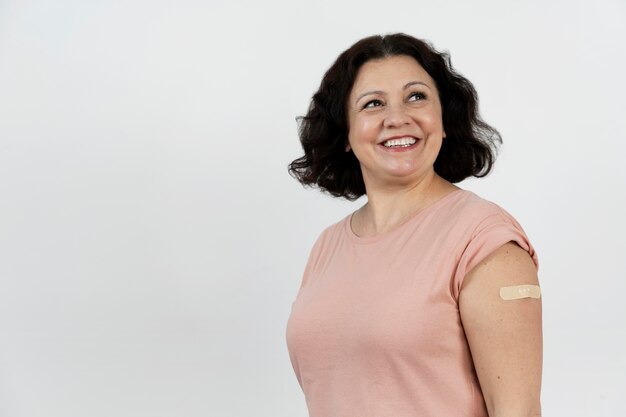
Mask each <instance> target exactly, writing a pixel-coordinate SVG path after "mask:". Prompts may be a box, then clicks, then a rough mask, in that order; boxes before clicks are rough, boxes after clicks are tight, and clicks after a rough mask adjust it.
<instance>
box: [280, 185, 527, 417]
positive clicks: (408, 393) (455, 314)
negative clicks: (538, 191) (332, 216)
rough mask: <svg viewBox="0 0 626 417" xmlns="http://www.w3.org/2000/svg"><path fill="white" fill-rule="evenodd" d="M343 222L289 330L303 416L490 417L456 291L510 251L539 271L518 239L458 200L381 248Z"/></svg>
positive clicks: (316, 263) (495, 210)
mask: <svg viewBox="0 0 626 417" xmlns="http://www.w3.org/2000/svg"><path fill="white" fill-rule="evenodd" d="M350 218H351V215H348V216H346V217H345V218H343V219H342V220H340V221H339V222H337V223H334V224H332V225H330V226H329V227H327V228H326V229H324V231H323V232H322V233H321V234H320V236H319V237H318V239H317V241H316V242H315V244H314V245H313V248H312V249H311V252H310V256H309V259H308V262H307V264H306V267H305V270H304V274H303V277H302V283H301V286H300V289H299V291H298V294H297V296H296V299H295V301H294V302H293V304H292V308H291V314H290V316H289V319H288V321H287V326H286V338H287V347H288V350H289V356H290V360H291V363H292V365H293V369H294V371H295V373H296V377H297V379H298V382H299V384H300V386H301V387H302V390H303V392H304V396H305V399H306V404H307V407H308V410H309V416H310V417H486V416H487V410H486V407H485V402H484V399H483V395H482V392H481V389H480V385H479V382H478V379H477V376H476V371H475V369H474V365H473V362H472V357H471V355H470V350H469V347H468V344H467V339H466V337H465V333H464V331H463V326H462V324H461V319H460V316H459V305H458V300H459V291H460V288H461V284H462V283H463V278H464V277H465V275H466V273H467V272H469V271H470V270H471V269H472V268H473V267H474V266H476V265H477V264H478V263H479V262H480V261H481V260H483V259H485V257H487V255H489V254H490V253H492V252H493V251H494V250H495V249H497V248H499V247H500V246H502V245H503V244H505V243H507V242H509V241H515V242H517V244H519V245H520V246H521V247H522V248H523V249H525V250H526V251H528V253H529V254H530V255H531V257H532V259H533V261H534V263H535V265H536V266H537V267H538V261H537V256H536V254H535V250H534V248H533V247H532V246H531V244H530V243H529V241H528V237H527V236H526V234H525V232H524V230H523V229H522V227H521V226H520V225H519V223H518V222H517V221H516V220H515V219H514V218H513V217H512V216H511V215H510V214H509V213H508V212H506V211H505V210H503V209H502V208H500V207H499V206H498V205H496V204H494V203H492V202H490V201H487V200H485V199H482V198H481V197H479V196H477V195H476V194H474V193H473V192H471V191H467V190H462V189H461V190H455V191H453V192H452V193H450V194H447V195H446V196H444V197H443V198H441V199H440V200H438V201H436V202H435V203H433V204H431V205H430V206H428V207H426V208H425V209H423V210H422V211H420V212H417V213H416V214H414V215H413V216H412V217H410V218H409V219H408V220H407V221H405V222H404V223H403V224H402V225H400V226H397V227H396V228H394V229H393V230H390V231H388V232H386V233H383V234H381V235H378V236H374V237H365V238H363V237H359V236H357V235H355V234H354V232H352V229H351V227H350Z"/></svg>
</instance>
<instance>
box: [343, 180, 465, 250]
mask: <svg viewBox="0 0 626 417" xmlns="http://www.w3.org/2000/svg"><path fill="white" fill-rule="evenodd" d="M462 191H466V190H464V189H462V188H459V189H458V190H454V191H452V192H450V193H448V194H446V195H444V196H443V197H441V198H440V199H439V200H437V201H435V202H434V203H432V204H430V205H429V206H426V207H424V208H423V209H422V210H419V211H417V212H416V213H414V214H412V215H411V216H410V217H409V218H408V219H407V220H406V221H404V222H403V223H400V224H398V225H396V226H395V227H394V228H393V229H391V230H387V231H386V232H384V233H381V234H378V235H376V236H369V237H361V236H358V235H356V234H355V233H354V232H353V231H352V227H351V226H350V224H351V222H352V216H353V215H354V213H355V212H356V210H355V211H353V212H352V213H350V214H349V215H348V216H346V217H345V219H344V230H345V232H346V234H347V235H348V238H349V239H350V240H351V241H353V242H355V243H359V244H369V243H375V242H378V241H381V240H383V239H385V238H387V237H389V236H391V235H394V234H396V233H398V232H399V231H400V230H402V229H403V228H404V226H408V225H409V224H410V223H412V222H414V221H416V220H417V219H419V218H421V217H423V216H424V215H426V214H428V213H429V212H431V211H433V210H435V209H436V208H438V207H439V206H441V205H442V204H443V203H445V202H446V201H448V200H450V199H451V198H452V196H455V195H458V194H461V192H462Z"/></svg>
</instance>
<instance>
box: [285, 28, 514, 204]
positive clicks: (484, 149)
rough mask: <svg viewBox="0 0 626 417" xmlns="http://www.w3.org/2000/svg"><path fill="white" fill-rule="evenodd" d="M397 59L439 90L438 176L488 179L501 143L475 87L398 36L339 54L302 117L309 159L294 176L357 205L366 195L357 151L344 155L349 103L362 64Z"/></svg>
mask: <svg viewBox="0 0 626 417" xmlns="http://www.w3.org/2000/svg"><path fill="white" fill-rule="evenodd" d="M397 55H408V56H410V57H413V58H414V59H415V60H416V61H417V62H418V63H419V64H420V65H421V66H422V67H423V68H424V70H426V72H427V73H428V74H429V75H430V76H431V78H432V79H433V80H434V81H435V83H436V86H437V89H438V90H439V99H440V102H441V110H442V119H443V120H442V121H443V128H444V131H445V132H446V139H445V140H444V141H443V142H442V145H441V150H440V151H439V154H438V156H437V159H436V161H435V163H434V170H435V172H436V173H437V174H438V175H439V176H441V177H442V178H444V179H446V180H447V181H449V182H452V183H456V182H459V181H462V180H464V179H465V178H467V177H470V176H474V177H484V176H486V175H487V174H488V173H489V172H490V171H491V168H492V166H493V163H494V162H495V157H496V153H497V143H498V142H499V143H502V138H501V136H500V134H499V133H498V131H497V130H496V129H494V128H493V127H491V126H489V125H488V124H487V123H485V122H484V121H483V120H482V119H481V118H480V116H479V114H478V96H477V94H476V90H475V89H474V86H473V85H472V84H471V83H470V82H469V80H467V79H466V78H464V77H463V76H461V75H460V74H459V73H457V72H456V71H454V69H453V68H452V64H451V62H450V55H449V54H448V53H447V52H438V51H437V50H436V49H435V48H434V47H433V46H432V45H431V43H430V42H429V41H426V40H421V39H416V38H414V37H412V36H409V35H406V34H403V33H395V34H391V35H384V36H380V35H377V36H370V37H367V38H364V39H361V40H360V41H358V42H357V43H355V44H354V45H352V46H351V47H350V48H349V49H348V50H346V51H344V52H343V53H342V54H341V55H339V57H338V58H337V60H336V61H335V63H334V64H333V65H332V66H331V67H330V69H329V70H328V71H327V72H326V74H325V75H324V78H323V79H322V82H321V84H320V87H319V89H318V91H317V92H316V93H315V94H314V95H313V99H312V100H311V105H310V106H309V110H308V112H307V114H306V116H304V117H299V118H298V119H299V122H300V123H299V135H300V142H301V143H302V149H303V150H304V156H302V157H300V158H298V159H296V160H294V161H293V162H291V163H290V164H289V166H288V171H289V174H290V175H291V176H292V177H294V178H296V179H297V180H298V181H300V182H301V183H302V184H303V185H305V186H306V185H317V186H318V187H319V188H320V189H321V190H322V191H326V192H328V193H330V194H331V195H333V196H335V197H344V198H346V199H348V200H356V199H357V198H359V197H361V196H362V195H363V194H365V183H364V182H363V175H362V173H361V167H360V165H359V161H358V159H357V158H356V156H355V155H354V152H352V151H350V152H345V146H346V144H347V143H348V122H347V116H346V103H347V99H348V96H349V95H350V91H351V89H352V85H353V84H354V80H355V78H356V76H357V73H358V70H359V68H360V67H361V66H362V65H363V64H365V63H366V62H367V61H370V60H375V59H381V58H385V57H390V56H397Z"/></svg>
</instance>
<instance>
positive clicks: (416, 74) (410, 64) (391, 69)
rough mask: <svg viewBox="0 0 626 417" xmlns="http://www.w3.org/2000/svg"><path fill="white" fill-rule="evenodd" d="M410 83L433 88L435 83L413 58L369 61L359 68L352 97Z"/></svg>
mask: <svg viewBox="0 0 626 417" xmlns="http://www.w3.org/2000/svg"><path fill="white" fill-rule="evenodd" d="M410 81H421V82H423V83H425V84H427V85H428V86H430V87H431V88H434V87H435V82H434V81H433V79H432V78H431V76H430V75H429V74H428V72H426V70H425V69H424V68H423V67H422V66H421V65H420V64H419V63H418V62H417V61H416V60H415V59H414V58H412V57H410V56H407V55H396V56H391V57H386V58H382V59H375V60H371V61H367V62H366V63H365V64H363V65H362V66H361V68H359V71H358V72H357V76H356V79H355V80H354V85H353V86H352V91H351V94H350V95H351V96H355V95H358V94H359V93H360V92H363V91H364V90H368V89H376V90H385V89H386V88H387V89H389V88H394V87H396V86H400V87H401V86H404V85H405V84H406V83H407V82H410Z"/></svg>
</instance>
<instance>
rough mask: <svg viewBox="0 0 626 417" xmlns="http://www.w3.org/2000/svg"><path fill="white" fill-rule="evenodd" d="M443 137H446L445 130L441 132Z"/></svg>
mask: <svg viewBox="0 0 626 417" xmlns="http://www.w3.org/2000/svg"><path fill="white" fill-rule="evenodd" d="M443 137H444V139H445V137H446V131H445V130H444V131H443Z"/></svg>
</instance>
